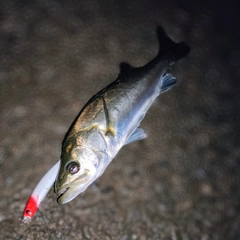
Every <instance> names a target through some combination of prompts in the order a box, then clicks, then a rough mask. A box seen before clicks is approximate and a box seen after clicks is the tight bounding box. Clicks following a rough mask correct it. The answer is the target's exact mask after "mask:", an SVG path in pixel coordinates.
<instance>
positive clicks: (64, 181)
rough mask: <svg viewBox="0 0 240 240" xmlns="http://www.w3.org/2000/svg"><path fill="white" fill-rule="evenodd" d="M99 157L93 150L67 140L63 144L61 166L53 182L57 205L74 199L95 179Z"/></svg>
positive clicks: (75, 141)
mask: <svg viewBox="0 0 240 240" xmlns="http://www.w3.org/2000/svg"><path fill="white" fill-rule="evenodd" d="M100 157H101V154H100V155H99V153H98V152H96V151H94V150H93V149H91V148H89V147H86V146H83V145H81V144H78V141H77V140H69V141H66V143H65V144H63V150H62V155H61V166H60V170H59V173H58V176H57V179H56V181H55V192H56V193H57V194H58V198H57V202H58V203H62V204H63V203H67V202H69V201H71V200H72V199H74V198H75V197H76V196H77V195H78V194H80V193H81V192H83V191H85V189H86V188H87V187H88V186H89V185H90V184H91V183H92V182H93V181H94V180H95V179H96V178H97V173H98V168H99V167H100V164H99V163H100Z"/></svg>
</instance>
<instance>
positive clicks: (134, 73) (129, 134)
mask: <svg viewBox="0 0 240 240" xmlns="http://www.w3.org/2000/svg"><path fill="white" fill-rule="evenodd" d="M158 36H159V39H160V41H161V39H163V43H165V46H166V48H164V49H163V50H162V46H161V49H160V51H159V54H158V56H157V57H156V58H155V59H153V60H152V61H151V62H149V63H148V64H146V65H145V66H143V67H140V68H134V69H133V68H131V67H126V65H124V66H125V73H124V70H123V73H122V74H121V73H120V75H119V77H118V78H117V80H115V81H114V82H113V83H111V84H110V85H108V86H107V87H106V88H104V89H103V90H102V91H100V92H99V93H98V94H96V95H95V96H94V97H92V98H91V99H90V100H89V102H88V103H87V104H86V105H85V107H84V108H83V109H82V111H81V112H80V114H79V115H78V117H77V118H76V120H75V121H74V123H73V124H72V126H71V127H70V129H69V131H68V133H67V135H66V137H65V139H64V141H63V146H62V155H61V167H60V170H59V173H58V177H57V179H56V182H55V191H56V192H57V193H58V202H59V203H66V202H69V201H71V200H72V199H73V198H75V197H76V196H77V195H78V194H79V193H81V192H83V191H85V189H86V188H87V187H88V186H89V185H90V184H91V183H92V182H93V181H94V180H95V179H97V178H98V177H99V176H100V175H101V174H102V173H103V172H104V170H105V169H106V167H107V166H108V164H109V163H110V162H111V161H112V160H113V158H114V157H115V156H116V154H117V153H118V151H119V150H120V149H121V148H122V146H124V145H126V144H128V143H131V142H133V141H137V140H140V139H143V138H144V137H146V135H145V133H144V131H143V130H142V129H141V128H139V125H140V123H141V121H142V119H143V118H144V116H145V114H146V112H147V110H148V109H149V107H150V106H151V104H152V103H153V101H154V99H155V98H156V97H157V96H158V95H159V94H161V93H163V92H165V91H167V90H169V89H170V88H171V87H172V86H174V85H175V83H176V79H175V78H174V77H172V76H171V75H170V74H166V71H167V69H168V67H169V66H170V65H171V64H173V63H174V62H175V61H178V60H179V59H180V58H182V57H183V56H185V55H186V54H187V53H188V51H189V48H188V46H187V45H186V44H184V43H174V42H172V40H170V39H169V38H168V37H167V36H166V35H165V33H164V31H163V30H162V29H161V28H159V29H158ZM126 68H127V69H126Z"/></svg>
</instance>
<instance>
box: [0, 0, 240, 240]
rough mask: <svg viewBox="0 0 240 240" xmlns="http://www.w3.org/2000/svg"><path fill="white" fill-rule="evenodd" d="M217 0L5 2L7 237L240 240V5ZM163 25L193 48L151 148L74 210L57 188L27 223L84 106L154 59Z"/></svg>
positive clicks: (1, 201)
mask: <svg viewBox="0 0 240 240" xmlns="http://www.w3.org/2000/svg"><path fill="white" fill-rule="evenodd" d="M201 2H202V3H201ZM209 2H211V3H203V1H194V0H193V1H191V2H190V1H180V0H179V1H177V0H165V1H159V0H158V1H157V0H144V1H137V0H135V1H134V0H128V1H125V0H123V1H111V0H104V1H97V0H96V1H93V0H92V1H90V0H88V1H78V0H75V1H74V0H69V1H60V0H58V1H51V0H35V1H28V0H25V1H17V0H16V1H13V0H1V2H0V111H1V112H0V113H1V114H0V121H1V125H0V135H1V140H0V189H1V198H0V239H4V240H12V239H17V240H18V239H29V240H30V239H32V240H38V239H66V240H67V239H73V240H75V239H76V240H79V239H84V240H85V239H89V240H90V239H91V240H99V239H103V240H105V239H106V240H114V239H116V240H130V239H133V240H155V239H156V240H228V239H231V240H235V239H236V240H237V239H240V191H239V187H240V146H239V143H240V139H239V132H240V127H239V126H240V124H239V121H240V112H239V109H240V106H239V105H240V94H239V91H240V29H239V25H238V23H239V22H240V17H239V14H238V10H239V9H240V8H239V6H238V2H237V1H233V0H232V1H228V2H226V3H225V4H221V3H219V1H209ZM156 25H160V26H162V27H164V29H165V31H166V32H167V34H168V35H169V36H170V37H171V38H172V39H173V40H174V41H177V42H178V41H185V42H186V43H188V44H189V45H190V46H191V52H190V54H189V55H188V56H187V57H186V58H185V59H183V60H181V61H180V62H179V63H177V64H176V65H174V66H173V67H172V69H171V72H172V74H173V75H174V76H176V77H177V78H178V79H179V82H180V83H179V84H178V86H177V87H175V88H174V89H172V90H171V91H169V92H168V93H166V94H164V95H162V96H161V97H159V98H158V99H157V100H156V101H155V102H154V104H153V106H152V107H151V109H150V110H149V112H148V114H147V116H146V118H145V119H144V121H143V123H142V128H143V129H144V130H145V131H146V132H147V134H148V138H147V139H145V140H142V141H139V142H136V143H133V144H131V145H128V146H126V147H124V148H123V149H122V150H121V151H120V153H119V154H118V155H117V157H116V158H115V159H114V161H113V162H112V163H111V164H110V165H109V167H108V168H107V170H106V171H105V173H104V174H103V176H102V177H101V178H99V179H98V180H97V181H96V183H95V184H93V185H92V186H90V187H89V188H88V189H87V191H85V192H84V193H83V194H81V195H79V196H78V197H77V198H75V199H74V200H73V201H72V202H70V203H68V204H66V205H58V204H57V203H56V196H55V194H54V193H53V190H52V191H50V192H49V194H48V195H47V197H46V199H45V200H44V201H43V203H42V205H41V207H40V210H39V211H38V213H37V214H36V216H35V218H34V219H33V221H32V223H31V224H29V225H26V224H22V223H20V219H21V215H22V211H23V209H24V206H25V203H26V201H27V199H28V197H29V195H30V194H31V192H32V190H33V189H34V187H35V186H36V184H37V183H38V181H39V180H40V179H41V177H42V176H43V175H44V173H45V172H46V171H47V170H48V169H49V168H50V167H51V166H52V165H53V164H54V163H55V162H56V161H57V160H58V159H59V156H60V150H61V142H62V140H63V138H64V135H65V133H66V132H67V130H68V128H69V126H70V125H71V123H72V121H73V120H74V118H75V117H76V115H77V114H78V112H79V111H80V110H81V108H82V107H83V105H84V104H85V103H86V102H87V100H88V99H89V98H90V97H92V96H93V95H94V94H95V93H96V92H98V91H99V90H101V89H102V88H103V87H105V86H106V85H107V84H108V83H110V82H112V81H113V80H115V78H116V77H117V75H118V72H119V64H120V62H123V61H124V62H128V63H130V64H132V65H133V66H142V65H144V64H146V63H147V62H148V61H149V60H151V59H152V58H153V57H154V56H155V55H156V54H157V51H158V41H157V36H156Z"/></svg>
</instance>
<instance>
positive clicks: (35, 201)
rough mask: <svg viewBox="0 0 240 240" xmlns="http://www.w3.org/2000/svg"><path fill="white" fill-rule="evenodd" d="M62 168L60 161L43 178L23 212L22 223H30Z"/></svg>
mask: <svg viewBox="0 0 240 240" xmlns="http://www.w3.org/2000/svg"><path fill="white" fill-rule="evenodd" d="M59 166H60V160H59V161H58V162H57V163H56V164H55V165H54V166H53V167H52V168H51V169H50V170H49V171H48V172H47V173H46V174H45V175H44V176H43V178H42V179H41V180H40V182H39V183H38V185H37V186H36V188H35V189H34V190H33V192H32V194H31V196H30V197H29V199H28V202H27V204H26V207H25V209H24V212H23V219H22V222H25V223H27V222H30V221H31V219H32V217H33V216H34V215H35V213H36V211H37V210H38V207H39V205H40V203H41V202H42V200H43V199H44V198H45V196H46V195H47V193H48V191H49V190H50V188H51V187H52V186H53V184H54V181H55V179H56V177H57V173H58V170H59Z"/></svg>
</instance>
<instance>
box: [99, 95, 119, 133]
mask: <svg viewBox="0 0 240 240" xmlns="http://www.w3.org/2000/svg"><path fill="white" fill-rule="evenodd" d="M102 100H103V106H104V112H105V116H106V131H105V135H108V134H111V135H113V136H115V135H116V132H115V128H114V126H115V124H114V119H113V118H112V117H111V115H110V114H109V111H108V108H107V104H106V102H105V99H104V97H102Z"/></svg>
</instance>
